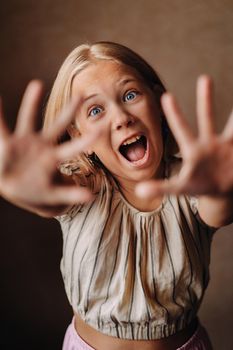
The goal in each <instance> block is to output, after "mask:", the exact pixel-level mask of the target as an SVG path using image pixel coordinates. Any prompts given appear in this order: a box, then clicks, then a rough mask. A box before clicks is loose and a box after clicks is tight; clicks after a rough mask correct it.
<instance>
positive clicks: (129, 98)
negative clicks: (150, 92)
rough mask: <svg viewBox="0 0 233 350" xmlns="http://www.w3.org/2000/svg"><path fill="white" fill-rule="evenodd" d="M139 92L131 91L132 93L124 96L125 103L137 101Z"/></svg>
mask: <svg viewBox="0 0 233 350" xmlns="http://www.w3.org/2000/svg"><path fill="white" fill-rule="evenodd" d="M137 94H138V93H137V92H136V91H130V92H127V93H126V94H125V96H124V101H125V102H128V101H132V100H134V99H135V97H136V96H137Z"/></svg>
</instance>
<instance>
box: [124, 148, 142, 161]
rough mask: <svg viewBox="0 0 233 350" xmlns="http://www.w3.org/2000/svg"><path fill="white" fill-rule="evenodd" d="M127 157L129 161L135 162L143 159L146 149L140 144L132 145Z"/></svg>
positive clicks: (128, 149) (127, 151)
mask: <svg viewBox="0 0 233 350" xmlns="http://www.w3.org/2000/svg"><path fill="white" fill-rule="evenodd" d="M125 155H126V158H127V159H128V160H129V161H131V162H135V161H137V160H139V159H142V158H143V157H144V155H145V148H144V146H143V145H142V144H140V143H138V144H132V145H130V146H129V147H128V148H127V150H126V152H125Z"/></svg>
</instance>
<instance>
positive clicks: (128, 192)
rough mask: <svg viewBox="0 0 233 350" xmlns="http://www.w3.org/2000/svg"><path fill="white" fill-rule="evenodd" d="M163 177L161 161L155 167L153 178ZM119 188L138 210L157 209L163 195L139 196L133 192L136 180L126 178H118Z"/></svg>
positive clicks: (136, 183)
mask: <svg viewBox="0 0 233 350" xmlns="http://www.w3.org/2000/svg"><path fill="white" fill-rule="evenodd" d="M162 178H164V163H163V162H161V164H160V167H159V168H158V169H157V171H156V174H155V175H154V177H153V179H155V180H159V179H162ZM118 183H119V188H120V191H121V193H122V194H123V196H124V197H125V199H126V200H127V201H128V202H129V203H130V204H131V205H132V206H133V207H134V208H136V209H138V210H140V211H145V212H146V211H153V210H155V209H157V208H158V207H159V206H160V205H161V202H162V200H163V196H158V197H156V198H154V199H153V200H151V199H146V198H143V199H142V198H141V197H140V198H139V197H138V196H136V194H135V188H136V186H137V185H138V181H131V180H130V181H128V180H126V179H118Z"/></svg>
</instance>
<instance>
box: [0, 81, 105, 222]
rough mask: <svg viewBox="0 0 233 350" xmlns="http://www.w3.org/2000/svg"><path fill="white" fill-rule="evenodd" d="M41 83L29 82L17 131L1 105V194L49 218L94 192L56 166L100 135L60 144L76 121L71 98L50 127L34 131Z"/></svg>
mask: <svg viewBox="0 0 233 350" xmlns="http://www.w3.org/2000/svg"><path fill="white" fill-rule="evenodd" d="M41 96H42V85H41V83H40V82H38V81H33V82H31V83H30V84H29V85H28V87H27V89H26V92H25V94H24V97H23V100H22V103H21V106H20V110H19V114H18V117H17V122H16V127H15V131H14V132H13V133H11V132H10V131H9V129H8V127H7V125H6V122H5V118H4V116H3V111H2V107H1V106H0V194H1V196H2V197H3V198H5V199H6V200H8V201H9V202H11V203H13V204H15V205H17V206H19V207H21V208H23V209H26V210H29V211H31V212H33V213H36V214H38V215H41V216H45V217H52V216H55V215H58V214H61V213H62V212H63V211H65V210H66V209H67V207H69V206H71V205H73V204H75V203H84V202H88V201H90V200H92V198H93V195H92V194H91V192H90V191H89V190H88V189H87V188H84V187H80V186H78V185H77V184H75V183H74V182H73V181H72V180H70V179H68V177H66V176H62V175H61V174H60V172H59V171H58V165H59V164H60V163H61V162H63V161H65V160H67V159H72V158H74V157H75V156H77V154H79V153H80V152H83V151H84V150H85V149H86V147H88V146H89V145H90V144H91V143H92V142H93V141H94V140H95V139H96V138H97V137H98V136H99V133H98V132H93V131H92V132H91V133H90V136H89V138H88V139H87V138H86V139H83V138H79V139H76V140H73V141H68V142H66V143H64V144H62V145H57V144H56V140H57V138H58V137H59V136H60V135H61V134H62V133H63V132H64V130H65V129H66V128H67V126H68V125H69V124H70V122H71V121H72V119H74V116H75V112H76V108H77V103H78V99H76V100H75V101H72V102H71V103H70V104H69V105H68V106H67V107H66V108H65V109H64V110H63V112H62V113H61V114H60V115H59V116H58V118H57V120H56V121H55V122H54V124H53V126H52V127H51V128H50V129H49V130H42V131H39V132H36V130H35V124H36V115H37V112H38V109H39V104H40V100H41Z"/></svg>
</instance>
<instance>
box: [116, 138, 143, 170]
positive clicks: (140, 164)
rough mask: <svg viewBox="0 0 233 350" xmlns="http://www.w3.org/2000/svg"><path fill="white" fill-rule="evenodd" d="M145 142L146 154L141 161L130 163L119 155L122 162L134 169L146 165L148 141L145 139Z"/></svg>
mask: <svg viewBox="0 0 233 350" xmlns="http://www.w3.org/2000/svg"><path fill="white" fill-rule="evenodd" d="M146 141H147V145H146V153H145V154H144V157H143V158H142V159H139V160H137V161H135V162H130V161H128V160H127V159H126V158H125V157H124V156H122V154H121V157H122V158H123V160H124V162H125V163H127V164H128V165H130V166H131V167H134V168H142V167H144V166H145V165H146V164H147V162H148V159H149V156H150V147H149V142H148V139H146Z"/></svg>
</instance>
